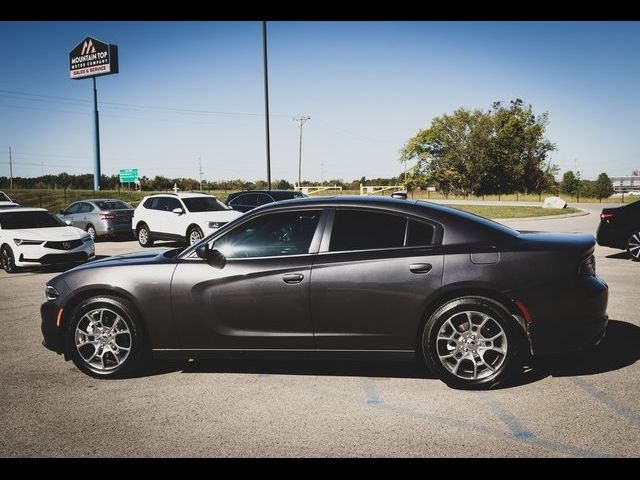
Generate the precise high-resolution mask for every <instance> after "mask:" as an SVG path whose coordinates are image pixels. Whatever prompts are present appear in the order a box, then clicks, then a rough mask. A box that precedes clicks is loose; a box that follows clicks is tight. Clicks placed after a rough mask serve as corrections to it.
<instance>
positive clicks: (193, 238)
mask: <svg viewBox="0 0 640 480" xmlns="http://www.w3.org/2000/svg"><path fill="white" fill-rule="evenodd" d="M201 239H202V234H201V233H200V230H197V229H193V230H191V233H190V234H189V245H193V244H194V243H198V242H199V241H200V240H201Z"/></svg>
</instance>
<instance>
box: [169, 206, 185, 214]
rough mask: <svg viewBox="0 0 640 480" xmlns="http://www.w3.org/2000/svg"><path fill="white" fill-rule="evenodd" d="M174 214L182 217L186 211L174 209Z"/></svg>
mask: <svg viewBox="0 0 640 480" xmlns="http://www.w3.org/2000/svg"><path fill="white" fill-rule="evenodd" d="M171 211H172V212H173V213H175V214H176V215H182V214H183V213H184V210H183V209H181V208H180V207H178V208H174V209H173V210H171Z"/></svg>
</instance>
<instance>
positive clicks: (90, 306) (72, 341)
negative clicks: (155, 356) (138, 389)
mask: <svg viewBox="0 0 640 480" xmlns="http://www.w3.org/2000/svg"><path fill="white" fill-rule="evenodd" d="M100 309H106V310H105V313H104V320H103V322H104V324H105V326H107V327H108V326H109V325H108V323H109V322H110V321H113V320H112V319H114V318H115V317H114V315H113V313H115V314H117V315H119V316H120V318H121V319H122V321H119V323H118V329H119V330H123V323H122V322H124V324H126V326H127V328H128V330H129V336H128V340H129V341H128V342H127V334H121V335H117V337H118V340H117V342H118V345H120V348H121V349H122V348H126V347H128V348H129V349H130V350H129V352H128V355H127V356H126V357H123V358H122V359H121V360H122V361H121V363H119V364H117V365H114V364H115V363H116V358H117V357H116V355H115V354H113V353H109V352H106V353H105V350H104V348H103V349H102V351H101V352H98V348H96V347H94V346H92V345H86V348H87V349H88V351H85V350H83V347H79V348H77V347H76V329H77V328H78V326H79V325H80V327H81V329H86V328H87V327H86V324H87V322H88V318H87V317H86V316H85V315H86V314H87V313H90V312H92V311H98V310H100ZM94 331H95V330H94ZM122 337H124V338H122ZM91 338H93V340H94V341H96V338H97V337H96V336H95V335H94V336H93V337H91ZM64 342H65V353H66V356H67V358H71V360H72V361H73V363H74V364H75V365H76V367H78V368H79V369H80V370H81V371H83V372H84V373H86V374H87V375H90V376H92V377H95V378H122V377H127V376H131V375H133V374H139V373H144V368H145V367H146V366H147V365H148V362H149V359H150V355H149V353H150V348H149V344H148V341H147V338H146V335H145V333H144V331H143V329H142V322H141V321H140V320H139V318H138V316H137V314H136V313H135V308H134V307H133V304H132V303H131V302H129V301H128V300H125V299H122V298H119V297H110V296H96V297H91V298H88V299H86V300H83V301H82V302H80V304H78V305H77V306H76V307H75V308H74V309H73V311H72V312H71V314H70V316H69V317H68V320H67V321H66V324H65V330H64ZM127 343H128V345H127ZM92 348H95V351H94V353H102V355H101V360H100V363H101V364H102V365H104V366H105V367H106V368H102V369H101V368H99V367H96V366H94V365H92V364H91V363H88V362H87V361H86V359H85V358H84V357H83V355H85V356H86V357H90V356H91V353H92V350H91V349H92ZM81 351H82V354H81V353H80V352H81ZM122 352H123V350H121V351H120V353H122ZM96 358H98V356H96ZM96 361H97V360H96ZM118 361H120V359H118Z"/></svg>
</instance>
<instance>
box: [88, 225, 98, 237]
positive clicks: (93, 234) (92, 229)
mask: <svg viewBox="0 0 640 480" xmlns="http://www.w3.org/2000/svg"><path fill="white" fill-rule="evenodd" d="M87 233H88V234H89V236H90V237H91V240H95V239H96V229H95V227H94V226H93V225H87Z"/></svg>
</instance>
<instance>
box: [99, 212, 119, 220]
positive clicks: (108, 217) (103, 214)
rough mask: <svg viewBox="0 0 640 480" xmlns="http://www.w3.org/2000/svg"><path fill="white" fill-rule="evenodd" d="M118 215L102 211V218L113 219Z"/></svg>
mask: <svg viewBox="0 0 640 480" xmlns="http://www.w3.org/2000/svg"><path fill="white" fill-rule="evenodd" d="M114 218H116V216H115V215H114V214H112V213H101V214H100V220H113V219H114Z"/></svg>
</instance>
